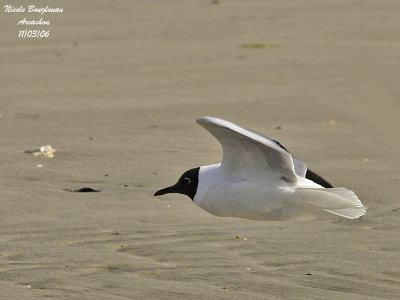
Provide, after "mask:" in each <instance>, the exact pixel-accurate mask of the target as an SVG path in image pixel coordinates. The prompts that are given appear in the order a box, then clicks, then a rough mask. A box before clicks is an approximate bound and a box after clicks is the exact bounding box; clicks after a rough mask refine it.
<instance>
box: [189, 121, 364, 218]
mask: <svg viewBox="0 0 400 300" xmlns="http://www.w3.org/2000/svg"><path fill="white" fill-rule="evenodd" d="M197 122H198V123H199V124H200V125H201V126H203V127H204V128H205V129H207V130H208V131H209V132H210V133H211V134H212V135H213V136H215V138H216V139H217V140H218V141H219V142H220V144H221V146H222V150H223V158H222V163H221V164H215V165H209V166H202V167H200V170H199V175H198V186H197V191H196V194H195V196H194V199H193V201H194V203H195V204H196V205H198V206H199V207H201V208H203V209H204V210H206V211H208V212H209V213H211V214H214V215H217V216H221V217H239V218H246V219H253V220H284V219H289V218H293V217H296V216H298V215H300V214H302V213H304V212H306V211H311V210H315V209H321V210H324V211H327V212H329V213H332V214H336V215H339V216H342V217H345V218H350V219H354V218H358V217H360V216H362V215H364V214H365V213H366V209H365V207H364V206H363V204H362V203H361V201H360V200H359V199H358V198H357V196H356V195H355V194H354V192H352V191H350V190H347V189H345V188H324V187H322V186H321V185H319V184H317V183H315V182H313V181H311V180H309V179H307V178H305V174H306V172H307V167H306V165H305V164H304V163H303V162H301V161H299V160H296V159H293V158H292V156H291V154H290V153H289V152H288V151H287V150H286V148H285V147H284V146H283V145H282V144H280V143H279V142H278V141H276V140H274V139H272V138H269V137H267V136H264V135H261V134H258V133H256V132H254V131H252V130H249V129H245V128H243V127H240V126H238V125H235V124H233V123H231V122H228V121H224V120H221V119H217V118H211V117H202V118H199V119H198V120H197Z"/></svg>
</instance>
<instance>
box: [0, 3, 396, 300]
mask: <svg viewBox="0 0 400 300" xmlns="http://www.w3.org/2000/svg"><path fill="white" fill-rule="evenodd" d="M21 3H25V5H28V4H31V2H29V3H28V2H24V1H21ZM2 4H3V5H2V6H4V5H5V4H6V3H5V2H4V1H3V3H2ZM50 4H51V5H50ZM36 5H38V6H40V5H39V4H38V3H36ZM42 5H43V4H42ZM47 5H49V6H52V7H63V8H64V13H63V14H61V15H48V14H46V15H45V16H44V18H45V19H46V18H47V19H50V20H51V21H52V25H50V27H49V28H50V29H51V34H52V36H51V38H49V39H38V40H28V39H18V38H17V37H16V36H17V30H19V27H17V26H16V22H17V21H18V20H19V19H21V16H22V17H24V16H26V15H18V14H5V13H4V11H3V13H2V14H3V15H2V17H1V19H0V31H1V36H2V40H1V41H0V54H1V57H0V60H1V71H0V78H1V80H0V82H1V83H0V84H1V89H0V90H1V92H0V97H1V99H0V114H1V117H0V128H1V132H0V143H1V147H0V169H1V172H0V184H1V188H0V204H1V210H0V216H1V217H0V240H1V243H0V255H1V256H0V298H2V299H40V298H48V297H53V298H55V299H398V298H399V296H400V243H399V239H400V234H399V229H400V221H399V219H400V204H399V196H400V195H399V187H398V183H399V165H400V161H399V154H398V148H399V146H400V142H399V123H400V122H399V116H400V114H399V112H400V100H399V99H400V85H399V84H398V82H399V77H400V51H399V50H400V43H399V39H398V28H399V26H400V18H399V17H398V16H399V14H398V12H399V9H400V3H399V2H398V1H380V2H376V1H363V2H359V1H335V2H334V3H333V2H332V3H326V2H324V3H322V2H321V1H304V0H301V1H296V2H293V1H262V0H259V1H239V0H237V1H224V0H221V1H219V2H218V1H217V4H212V2H211V1H184V2H182V1H161V0H160V1H144V0H143V1H123V0H121V1H118V4H117V3H114V2H111V1H104V0H98V1H52V2H51V3H48V4H47ZM29 17H31V16H29ZM36 17H37V16H36ZM36 17H35V18H36ZM39 18H40V17H39ZM258 44H259V45H258ZM203 115H209V116H215V117H220V118H223V119H226V120H230V121H232V122H235V123H238V124H240V125H242V126H244V127H247V128H251V129H253V130H256V131H259V132H261V133H263V134H266V135H269V136H272V137H274V138H276V139H278V140H279V141H280V142H282V143H283V144H284V145H285V146H286V147H287V148H288V149H289V150H290V151H291V152H292V154H293V155H294V156H295V157H297V158H299V159H301V160H303V161H304V162H306V163H307V165H308V166H309V168H310V169H312V170H313V171H315V172H317V173H319V174H321V175H322V176H323V177H325V178H326V179H327V180H328V181H330V182H331V183H332V184H333V185H334V186H345V187H347V188H349V189H352V190H354V191H355V192H356V193H357V195H358V196H359V198H360V199H361V200H362V201H363V203H364V204H365V205H366V206H368V207H369V210H368V212H367V214H366V215H365V216H364V217H362V218H360V219H358V220H346V219H343V218H340V217H337V216H333V215H330V214H327V213H324V212H321V213H317V214H314V215H308V216H303V217H301V218H299V219H295V220H290V221H286V222H258V221H250V220H241V219H234V218H218V217H215V216H212V215H210V214H208V213H206V212H204V211H203V210H201V209H200V208H198V207H196V206H195V205H193V203H192V202H191V201H190V199H189V198H185V197H184V196H182V195H167V196H165V197H163V198H154V197H153V196H152V195H153V193H154V192H155V191H156V190H157V189H159V188H163V187H165V186H168V185H171V184H173V183H175V181H176V180H177V178H178V177H179V176H180V175H181V173H183V171H185V170H187V169H190V168H193V167H197V166H200V165H206V164H212V163H216V162H219V161H220V159H221V150H220V146H219V144H218V143H217V142H216V140H214V138H213V137H212V136H211V135H209V134H208V133H207V132H206V131H205V130H204V129H202V128H201V127H200V126H198V125H197V124H196V123H195V119H196V118H197V117H199V116H203ZM48 144H49V145H51V146H53V147H54V148H55V149H57V152H56V153H55V156H54V157H53V158H47V157H44V156H34V155H32V154H29V153H24V151H25V150H30V149H33V148H36V147H40V146H42V145H48ZM38 164H42V165H43V167H37V165H38ZM82 187H91V188H94V189H98V190H100V192H98V193H73V192H69V191H66V189H79V188H82Z"/></svg>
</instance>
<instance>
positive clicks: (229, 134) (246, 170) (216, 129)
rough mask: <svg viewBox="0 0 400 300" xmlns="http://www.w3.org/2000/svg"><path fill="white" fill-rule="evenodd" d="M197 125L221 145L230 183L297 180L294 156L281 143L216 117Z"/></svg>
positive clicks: (224, 169)
mask: <svg viewBox="0 0 400 300" xmlns="http://www.w3.org/2000/svg"><path fill="white" fill-rule="evenodd" d="M197 123H199V124H200V125H201V126H203V127H204V128H205V129H207V130H208V131H209V132H210V133H211V134H212V135H213V136H215V137H216V139H217V140H218V141H219V142H220V144H221V146H222V150H223V157H222V163H221V169H222V170H223V172H224V173H225V176H227V177H229V178H230V179H231V180H243V179H246V180H253V181H257V182H268V181H271V180H284V181H287V182H296V181H297V176H296V173H295V167H294V165H293V159H292V156H291V154H290V153H289V151H288V150H287V149H286V148H285V147H284V146H283V145H282V144H281V143H279V142H278V141H276V140H274V139H272V138H270V137H267V136H264V135H261V134H259V133H257V132H254V131H252V130H249V129H246V128H243V127H240V126H238V125H235V124H233V123H231V122H228V121H224V120H221V119H217V118H212V117H202V118H199V119H197Z"/></svg>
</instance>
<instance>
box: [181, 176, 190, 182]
mask: <svg viewBox="0 0 400 300" xmlns="http://www.w3.org/2000/svg"><path fill="white" fill-rule="evenodd" d="M190 182H191V181H190V178H187V177H185V178H184V179H183V181H182V183H183V184H190Z"/></svg>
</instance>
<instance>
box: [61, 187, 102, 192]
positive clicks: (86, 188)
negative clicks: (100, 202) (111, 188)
mask: <svg viewBox="0 0 400 300" xmlns="http://www.w3.org/2000/svg"><path fill="white" fill-rule="evenodd" d="M66 191H68V192H73V193H98V192H100V190H96V189H92V188H91V187H83V188H80V189H76V190H69V189H66Z"/></svg>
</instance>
